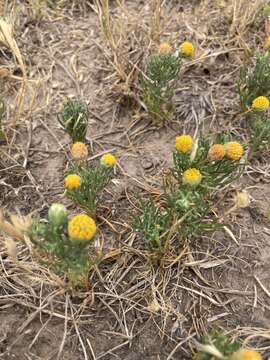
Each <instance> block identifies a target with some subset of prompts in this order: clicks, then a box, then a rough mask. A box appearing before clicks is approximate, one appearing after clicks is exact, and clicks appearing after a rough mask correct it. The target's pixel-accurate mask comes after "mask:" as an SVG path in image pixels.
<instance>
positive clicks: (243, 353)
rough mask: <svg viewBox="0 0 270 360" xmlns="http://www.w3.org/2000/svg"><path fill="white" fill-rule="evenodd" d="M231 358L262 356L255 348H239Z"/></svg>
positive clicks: (258, 359) (241, 359) (257, 358)
mask: <svg viewBox="0 0 270 360" xmlns="http://www.w3.org/2000/svg"><path fill="white" fill-rule="evenodd" d="M232 360H262V357H261V355H260V354H259V353H258V352H257V351H255V350H247V349H240V350H238V351H236V352H235V353H234V354H233V355H232Z"/></svg>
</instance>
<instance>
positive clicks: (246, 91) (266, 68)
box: [238, 50, 270, 111]
mask: <svg viewBox="0 0 270 360" xmlns="http://www.w3.org/2000/svg"><path fill="white" fill-rule="evenodd" d="M238 93H239V97H240V104H241V108H242V111H246V110H247V109H249V108H250V107H251V105H252V101H253V100H254V99H256V98H257V97H258V96H266V97H268V96H269V95H270V51H269V50H268V51H266V52H265V53H263V54H257V56H256V59H255V65H254V67H253V68H252V69H248V67H247V66H242V67H241V70H240V77H239V81H238Z"/></svg>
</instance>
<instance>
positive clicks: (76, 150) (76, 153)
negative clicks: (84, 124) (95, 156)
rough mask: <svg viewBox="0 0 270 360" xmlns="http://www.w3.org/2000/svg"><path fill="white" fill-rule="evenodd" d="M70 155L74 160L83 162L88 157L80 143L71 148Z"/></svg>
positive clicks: (82, 144) (86, 151)
mask: <svg viewBox="0 0 270 360" xmlns="http://www.w3.org/2000/svg"><path fill="white" fill-rule="evenodd" d="M71 155H72V157H73V158H74V159H75V160H85V159H86V158H87V156H88V150H87V146H86V145H85V144H84V143H82V142H79V141H78V142H76V143H74V144H73V145H72V147H71Z"/></svg>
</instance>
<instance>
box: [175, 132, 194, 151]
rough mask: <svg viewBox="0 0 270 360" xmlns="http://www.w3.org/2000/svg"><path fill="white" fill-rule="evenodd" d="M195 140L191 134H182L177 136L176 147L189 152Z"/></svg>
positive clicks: (178, 149)
mask: <svg viewBox="0 0 270 360" xmlns="http://www.w3.org/2000/svg"><path fill="white" fill-rule="evenodd" d="M192 146H193V140H192V137H191V136H190V135H180V136H176V138H175V148H176V150H177V151H180V152H182V153H184V154H185V153H187V152H188V151H190V150H191V149H192Z"/></svg>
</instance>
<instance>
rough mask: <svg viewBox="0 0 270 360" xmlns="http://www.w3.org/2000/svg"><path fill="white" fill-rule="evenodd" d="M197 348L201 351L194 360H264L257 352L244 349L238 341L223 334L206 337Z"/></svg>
mask: <svg viewBox="0 0 270 360" xmlns="http://www.w3.org/2000/svg"><path fill="white" fill-rule="evenodd" d="M197 347H198V350H199V351H198V352H197V353H196V355H195V356H194V360H214V359H223V360H246V359H249V360H262V357H261V355H260V354H259V353H258V352H257V351H255V350H252V349H246V348H243V347H242V346H241V344H240V343H239V342H238V341H232V340H230V339H229V338H228V337H227V336H226V335H224V334H223V333H221V332H216V331H215V332H212V333H211V334H210V335H207V336H205V337H204V338H203V339H202V343H201V344H198V345H197Z"/></svg>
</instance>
